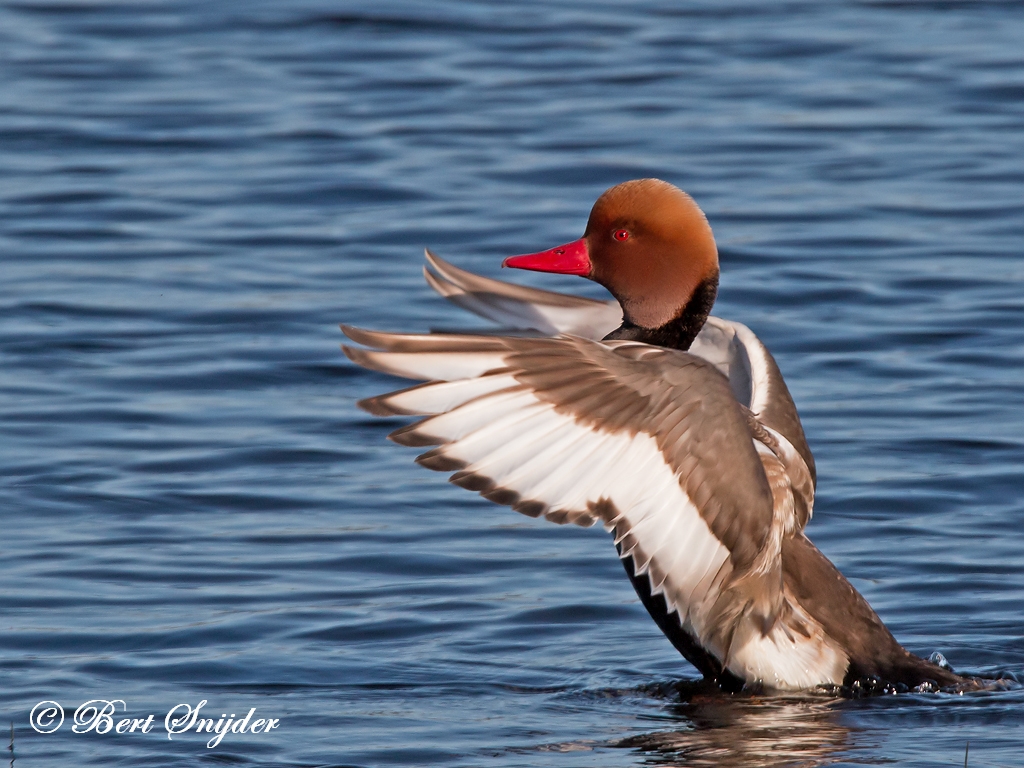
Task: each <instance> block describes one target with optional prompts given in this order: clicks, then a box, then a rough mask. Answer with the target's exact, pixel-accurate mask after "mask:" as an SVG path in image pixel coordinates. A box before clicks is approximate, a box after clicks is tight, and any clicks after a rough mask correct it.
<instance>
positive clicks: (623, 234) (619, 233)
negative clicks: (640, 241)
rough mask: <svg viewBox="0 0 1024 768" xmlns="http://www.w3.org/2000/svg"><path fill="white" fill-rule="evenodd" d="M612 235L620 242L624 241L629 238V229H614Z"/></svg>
mask: <svg viewBox="0 0 1024 768" xmlns="http://www.w3.org/2000/svg"><path fill="white" fill-rule="evenodd" d="M612 237H614V238H615V239H616V240H618V241H619V242H620V243H624V242H626V241H627V240H629V230H628V229H616V230H615V231H614V232H613V233H612Z"/></svg>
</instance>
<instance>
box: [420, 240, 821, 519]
mask: <svg viewBox="0 0 1024 768" xmlns="http://www.w3.org/2000/svg"><path fill="white" fill-rule="evenodd" d="M426 256H427V262H428V265H429V266H427V267H424V269H423V274H424V276H425V277H426V280H427V283H428V284H429V285H430V286H431V287H432V288H433V289H434V290H435V291H437V292H438V293H439V294H441V295H442V296H444V297H445V298H446V299H448V300H449V301H451V302H453V303H454V304H457V305H458V306H460V307H462V308H464V309H467V310H469V311H470V312H473V313H475V314H477V315H479V316H481V317H484V318H487V319H488V320H492V321H494V322H496V323H499V324H500V325H503V326H505V327H507V328H514V329H517V330H533V331H538V332H540V333H543V334H547V335H551V336H555V335H558V334H562V333H564V334H571V335H574V336H582V337H583V338H587V339H601V338H604V337H605V336H606V335H608V334H609V333H611V332H612V331H613V330H615V329H616V328H618V327H619V325H620V324H621V323H622V308H621V307H620V306H619V305H618V304H617V303H616V302H614V301H596V300H594V299H586V298H581V297H578V296H570V295H567V294H562V293H555V292H553V291H543V290H539V289H537V288H524V287H522V286H518V285H513V284H511V283H506V282H502V281H500V280H492V279H490V278H486V277H481V276H480V275H475V274H473V273H472V272H467V271H466V270H464V269H459V268H458V267H456V266H454V265H453V264H449V263H448V262H447V261H445V260H444V259H442V258H440V257H439V256H437V255H436V254H434V253H432V252H431V251H430V250H429V249H428V250H427V251H426ZM690 352H691V353H692V354H693V355H696V356H697V357H700V358H703V359H705V360H707V361H708V362H710V363H712V364H713V365H714V366H715V367H716V368H718V370H719V371H720V372H721V373H722V374H723V375H724V376H725V377H726V378H727V379H728V380H729V383H730V384H731V386H732V390H733V394H734V395H735V397H736V400H737V401H738V402H739V403H740V404H742V405H744V406H746V407H747V408H748V409H749V410H750V411H751V412H752V413H753V414H754V416H755V418H756V419H757V421H758V422H759V423H760V427H761V428H762V429H760V430H759V432H758V434H759V436H760V437H763V438H764V442H765V443H766V444H768V445H770V446H771V448H772V451H773V452H774V453H775V454H777V457H778V458H779V466H778V467H774V468H767V471H768V472H769V474H771V473H772V472H775V477H776V479H777V481H778V482H780V483H782V482H787V483H789V484H790V486H791V489H792V493H793V496H794V500H793V506H794V515H795V524H796V526H797V528H803V527H804V525H806V523H807V521H808V520H809V519H810V517H811V514H812V511H813V507H814V485H815V467H814V457H813V455H812V454H811V451H810V448H809V447H808V446H807V439H806V438H805V437H804V432H803V427H802V425H801V423H800V417H799V415H798V414H797V410H796V406H795V405H794V403H793V398H792V396H791V395H790V394H789V390H788V389H787V387H786V382H785V380H784V379H783V378H782V373H781V372H780V371H779V367H778V365H777V364H776V363H775V359H774V358H773V357H772V355H771V353H770V352H769V351H768V350H767V348H765V346H764V344H762V343H761V341H760V339H758V338H757V336H755V335H754V333H753V332H752V331H751V330H750V329H749V328H747V327H746V326H745V325H742V324H741V323H737V322H733V321H730V320H723V319H721V318H718V317H709V318H708V320H707V323H706V324H705V326H704V328H703V329H702V330H701V332H700V333H699V334H698V335H697V338H696V339H695V340H694V342H693V345H692V346H691V347H690ZM766 456H767V454H766ZM769 463H770V460H769ZM780 472H781V473H783V474H779V473H780Z"/></svg>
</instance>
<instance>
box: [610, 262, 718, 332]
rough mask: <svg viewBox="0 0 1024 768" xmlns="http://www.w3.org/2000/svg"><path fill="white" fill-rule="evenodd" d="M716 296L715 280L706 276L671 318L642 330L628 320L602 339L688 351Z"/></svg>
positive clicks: (716, 285) (716, 283)
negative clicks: (656, 325) (637, 342)
mask: <svg viewBox="0 0 1024 768" xmlns="http://www.w3.org/2000/svg"><path fill="white" fill-rule="evenodd" d="M717 295H718V279H717V275H716V276H715V277H709V278H708V279H707V280H705V281H704V282H702V283H701V284H700V285H698V286H697V290H695V291H694V292H693V295H692V296H691V297H690V300H689V301H688V302H686V306H685V307H683V309H682V311H681V312H680V313H679V314H678V315H676V316H675V317H674V318H673V319H671V320H669V321H668V322H667V323H665V324H664V325H661V326H658V327H657V328H644V327H643V326H640V325H634V324H633V323H631V322H629V321H628V320H623V321H622V325H620V326H619V327H618V328H616V329H615V330H614V331H612V332H611V333H609V334H608V335H607V336H605V337H604V339H605V341H611V340H613V339H626V340H628V341H642V342H644V343H645V344H653V345H655V346H658V347H669V348H670V349H681V350H683V351H685V350H687V349H689V348H690V345H691V344H692V343H693V340H694V339H695V338H697V334H698V333H700V329H701V328H703V327H704V322H705V321H706V320H707V319H708V315H709V314H711V306H712V305H713V304H714V303H715V297H716V296H717Z"/></svg>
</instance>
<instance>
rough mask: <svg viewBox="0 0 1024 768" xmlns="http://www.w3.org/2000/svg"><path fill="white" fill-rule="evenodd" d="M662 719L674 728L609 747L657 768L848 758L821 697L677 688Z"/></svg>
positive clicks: (833, 706) (834, 712)
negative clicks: (622, 749)
mask: <svg viewBox="0 0 1024 768" xmlns="http://www.w3.org/2000/svg"><path fill="white" fill-rule="evenodd" d="M676 689H677V692H678V693H677V695H678V697H679V702H678V703H676V704H673V705H670V706H669V707H668V708H667V713H668V714H670V715H671V716H672V717H675V718H678V719H679V721H680V723H679V727H677V728H675V729H673V730H659V731H653V732H651V733H646V734H642V735H639V736H631V737H630V738H627V739H623V740H621V741H619V742H617V743H616V746H619V747H625V748H629V749H633V750H636V751H637V752H639V753H641V754H642V755H643V756H644V757H645V758H646V762H648V763H652V764H654V765H664V766H676V765H678V766H688V767H691V768H692V766H705V765H707V766H720V767H721V766H726V767H728V766H743V768H758V767H759V766H783V765H799V766H820V765H831V764H833V763H835V762H837V761H839V760H840V759H848V757H849V750H850V749H851V746H852V745H851V739H850V734H851V728H849V727H848V726H845V725H843V724H842V723H841V722H840V721H839V711H838V705H839V704H840V703H841V702H840V700H838V699H836V698H834V697H831V696H826V695H812V694H804V695H793V696H748V695H728V694H722V693H720V692H717V691H714V690H712V689H709V688H708V687H706V686H702V685H700V684H699V683H681V684H679V685H678V686H676Z"/></svg>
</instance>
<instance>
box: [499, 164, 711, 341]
mask: <svg viewBox="0 0 1024 768" xmlns="http://www.w3.org/2000/svg"><path fill="white" fill-rule="evenodd" d="M503 266H507V267H518V268H520V269H534V270H539V271H542V272H563V273H568V274H574V275H582V276H584V277H589V278H590V279H591V280H594V281H596V282H598V283H600V284H601V285H603V286H604V287H605V288H607V289H608V290H609V291H610V292H611V294H612V295H613V296H614V297H615V298H616V299H618V301H619V303H620V304H621V305H622V311H623V316H624V319H625V322H626V323H627V324H629V325H633V326H638V327H640V328H647V329H654V328H659V327H662V326H665V325H666V324H667V323H670V322H672V321H675V320H677V319H678V318H679V317H680V316H681V315H682V314H683V313H684V311H685V310H686V309H687V307H688V306H689V305H690V303H691V300H694V299H695V298H697V297H695V294H697V293H699V294H700V296H701V297H704V298H702V300H701V302H699V303H702V304H707V307H706V308H705V310H704V317H706V314H707V310H710V301H713V300H714V293H715V290H716V289H717V285H718V249H717V248H716V247H715V238H714V236H713V235H712V234H711V226H710V225H709V224H708V221H707V219H706V218H705V217H704V213H703V212H702V211H701V209H700V208H698V207H697V204H696V203H695V202H693V199H692V198H691V197H690V196H689V195H687V194H686V193H685V192H683V191H682V190H681V189H679V188H678V187H674V186H672V185H671V184H669V183H667V182H664V181H661V180H659V179H637V180H635V181H627V182H625V183H623V184H619V185H617V186H614V187H612V188H611V189H609V190H608V191H606V192H605V193H604V194H603V195H601V196H600V197H599V198H598V199H597V202H596V203H594V207H593V209H592V210H591V211H590V219H589V220H588V221H587V229H586V231H585V232H584V234H583V237H582V238H581V239H580V240H576V241H574V242H572V243H567V244H566V245H562V246H559V247H557V248H552V249H551V250H549V251H543V252H541V253H535V254H527V255H525V256H512V257H510V258H508V259H505V261H504V264H503ZM708 295H709V299H708V300H705V299H706V298H707V297H708ZM704 317H701V318H700V324H703V322H704Z"/></svg>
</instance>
